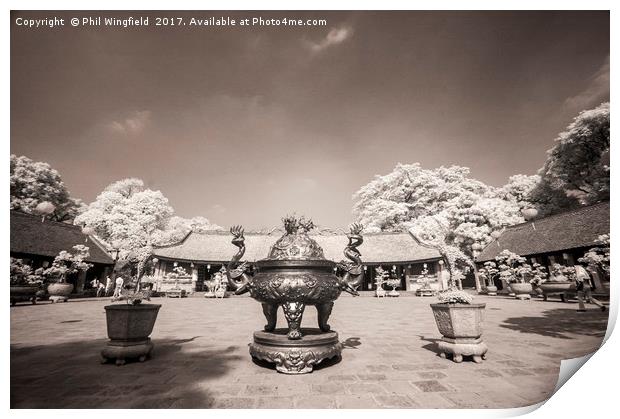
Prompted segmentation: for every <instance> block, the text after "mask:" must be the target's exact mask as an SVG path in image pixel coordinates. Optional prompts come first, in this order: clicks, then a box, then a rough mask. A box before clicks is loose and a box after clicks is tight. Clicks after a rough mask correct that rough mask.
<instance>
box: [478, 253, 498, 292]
mask: <svg viewBox="0 0 620 419" xmlns="http://www.w3.org/2000/svg"><path fill="white" fill-rule="evenodd" d="M478 274H479V275H480V277H481V278H482V279H483V280H484V281H485V282H486V287H485V288H486V290H487V294H488V295H497V287H496V286H495V279H497V278H499V269H497V264H496V263H495V262H491V261H489V262H485V263H484V267H482V268H480V269H479V270H478Z"/></svg>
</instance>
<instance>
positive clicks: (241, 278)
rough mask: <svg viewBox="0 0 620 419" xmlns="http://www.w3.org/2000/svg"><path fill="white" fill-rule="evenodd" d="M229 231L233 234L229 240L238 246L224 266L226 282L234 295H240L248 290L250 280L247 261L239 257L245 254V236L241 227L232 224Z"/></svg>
mask: <svg viewBox="0 0 620 419" xmlns="http://www.w3.org/2000/svg"><path fill="white" fill-rule="evenodd" d="M230 233H231V234H232V235H233V239H232V241H231V243H232V244H234V245H235V246H237V247H238V248H239V251H238V252H237V254H235V255H234V256H233V258H232V259H231V260H230V262H228V267H227V268H226V277H227V278H228V284H229V285H230V286H231V287H232V288H233V290H234V291H235V294H236V295H241V294H244V293H246V292H248V291H249V290H250V287H251V281H250V276H249V275H248V274H247V272H246V271H247V267H248V264H247V262H241V263H239V261H240V260H241V258H242V257H243V255H244V254H245V237H243V227H241V226H232V227H231V228H230Z"/></svg>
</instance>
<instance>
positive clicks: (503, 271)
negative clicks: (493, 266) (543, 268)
mask: <svg viewBox="0 0 620 419" xmlns="http://www.w3.org/2000/svg"><path fill="white" fill-rule="evenodd" d="M495 260H496V261H497V264H498V269H499V277H500V278H501V279H502V280H504V281H505V282H506V283H507V284H508V285H509V286H510V289H511V290H512V292H514V294H515V298H517V299H519V300H529V299H530V298H531V294H532V292H533V291H534V287H533V286H532V282H533V281H534V271H533V269H532V266H531V265H530V264H528V263H526V259H525V258H524V257H522V256H519V255H517V254H516V253H513V252H511V251H509V250H503V251H502V252H501V253H500V254H499V255H497V256H496V257H495Z"/></svg>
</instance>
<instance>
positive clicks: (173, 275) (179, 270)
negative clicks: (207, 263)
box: [166, 266, 188, 298]
mask: <svg viewBox="0 0 620 419" xmlns="http://www.w3.org/2000/svg"><path fill="white" fill-rule="evenodd" d="M187 276H188V273H187V271H186V270H185V268H184V267H182V266H175V267H174V269H173V270H172V272H170V274H169V275H168V278H169V279H172V280H174V287H172V288H170V289H169V290H167V291H166V297H175V298H182V297H185V296H186V292H187V291H185V290H184V289H183V288H181V287H179V279H180V278H186V277H187Z"/></svg>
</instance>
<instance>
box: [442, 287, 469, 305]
mask: <svg viewBox="0 0 620 419" xmlns="http://www.w3.org/2000/svg"><path fill="white" fill-rule="evenodd" d="M437 299H438V300H439V302H440V303H443V304H471V303H472V302H473V300H474V297H473V296H472V295H471V294H469V293H467V292H465V291H462V290H456V289H448V290H445V291H440V292H439V293H438V294H437Z"/></svg>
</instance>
